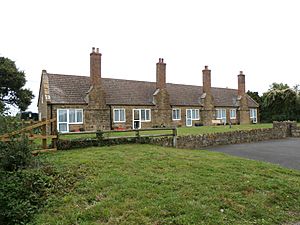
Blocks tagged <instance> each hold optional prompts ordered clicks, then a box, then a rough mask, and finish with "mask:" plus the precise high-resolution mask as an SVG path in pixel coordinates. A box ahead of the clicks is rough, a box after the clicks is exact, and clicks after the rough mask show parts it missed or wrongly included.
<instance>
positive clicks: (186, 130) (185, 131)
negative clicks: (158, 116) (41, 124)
mask: <svg viewBox="0 0 300 225" xmlns="http://www.w3.org/2000/svg"><path fill="white" fill-rule="evenodd" d="M272 127H273V125H272V123H262V124H250V125H232V127H231V128H230V127H229V125H226V126H223V125H221V126H201V127H179V128H178V129H177V132H178V135H197V134H206V133H217V132H231V131H236V130H251V129H260V128H272ZM171 133H172V131H151V132H149V131H142V132H140V134H141V135H143V134H171ZM134 135H135V132H134V131H133V132H126V133H122V132H120V133H112V134H104V136H105V137H113V136H134ZM95 137H96V135H95V134H80V133H78V134H73V135H61V136H60V138H61V139H80V138H95Z"/></svg>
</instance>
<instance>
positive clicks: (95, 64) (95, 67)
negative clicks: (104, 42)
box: [90, 47, 101, 86]
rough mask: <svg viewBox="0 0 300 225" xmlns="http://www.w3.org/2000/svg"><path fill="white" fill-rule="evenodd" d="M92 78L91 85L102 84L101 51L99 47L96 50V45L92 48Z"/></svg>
mask: <svg viewBox="0 0 300 225" xmlns="http://www.w3.org/2000/svg"><path fill="white" fill-rule="evenodd" d="M90 78H91V85H93V86H97V85H100V84H101V53H99V48H97V49H96V50H95V47H93V48H92V52H91V54H90Z"/></svg>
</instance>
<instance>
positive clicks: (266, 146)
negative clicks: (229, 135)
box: [206, 138, 300, 170]
mask: <svg viewBox="0 0 300 225" xmlns="http://www.w3.org/2000/svg"><path fill="white" fill-rule="evenodd" d="M206 149H208V150H212V151H217V152H224V153H228V154H230V155H235V156H240V157H244V158H248V159H255V160H261V161H266V162H271V163H275V164H279V165H281V166H283V167H287V168H291V169H297V170H300V138H288V139H282V140H272V141H262V142H256V143H247V144H236V145H222V146H214V147H208V148H206Z"/></svg>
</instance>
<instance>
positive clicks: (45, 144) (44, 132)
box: [42, 118, 47, 149]
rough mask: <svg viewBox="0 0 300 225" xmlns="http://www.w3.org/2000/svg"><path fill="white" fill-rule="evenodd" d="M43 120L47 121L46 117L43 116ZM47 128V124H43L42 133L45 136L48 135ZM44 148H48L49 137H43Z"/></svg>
mask: <svg viewBox="0 0 300 225" xmlns="http://www.w3.org/2000/svg"><path fill="white" fill-rule="evenodd" d="M42 121H43V122H45V121H46V119H45V118H43V120H42ZM46 128H47V124H43V126H42V135H43V136H46V132H47V131H46ZM42 148H43V149H47V137H43V138H42Z"/></svg>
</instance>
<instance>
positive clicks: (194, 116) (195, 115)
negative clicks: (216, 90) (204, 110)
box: [191, 109, 200, 120]
mask: <svg viewBox="0 0 300 225" xmlns="http://www.w3.org/2000/svg"><path fill="white" fill-rule="evenodd" d="M191 111H192V120H199V119H200V114H199V109H192V110H191Z"/></svg>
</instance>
